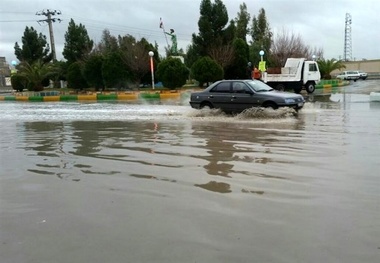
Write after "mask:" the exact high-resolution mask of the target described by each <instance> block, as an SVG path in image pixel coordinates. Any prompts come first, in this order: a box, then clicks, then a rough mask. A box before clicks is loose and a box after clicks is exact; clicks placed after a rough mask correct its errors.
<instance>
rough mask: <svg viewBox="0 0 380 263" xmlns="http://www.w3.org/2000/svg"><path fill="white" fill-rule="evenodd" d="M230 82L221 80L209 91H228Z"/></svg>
mask: <svg viewBox="0 0 380 263" xmlns="http://www.w3.org/2000/svg"><path fill="white" fill-rule="evenodd" d="M230 86H231V85H230V82H221V83H219V84H218V85H216V86H215V87H214V88H213V89H212V90H210V92H219V93H229V92H230Z"/></svg>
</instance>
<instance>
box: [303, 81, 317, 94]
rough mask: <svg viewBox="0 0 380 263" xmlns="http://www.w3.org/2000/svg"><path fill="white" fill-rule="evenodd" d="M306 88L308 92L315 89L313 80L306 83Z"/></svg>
mask: <svg viewBox="0 0 380 263" xmlns="http://www.w3.org/2000/svg"><path fill="white" fill-rule="evenodd" d="M305 89H306V91H307V93H313V92H314V91H315V85H314V83H311V82H308V83H306V85H305Z"/></svg>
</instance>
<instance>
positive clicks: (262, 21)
mask: <svg viewBox="0 0 380 263" xmlns="http://www.w3.org/2000/svg"><path fill="white" fill-rule="evenodd" d="M272 35H273V33H272V32H271V30H270V27H269V23H268V22H267V18H266V15H265V10H264V8H261V9H260V11H259V15H258V17H257V18H256V16H254V17H253V19H252V29H251V37H252V42H251V48H250V58H251V60H252V62H254V64H255V65H257V64H258V61H259V60H260V55H259V52H260V50H263V51H264V52H265V54H266V56H267V57H268V56H270V50H271V43H272Z"/></svg>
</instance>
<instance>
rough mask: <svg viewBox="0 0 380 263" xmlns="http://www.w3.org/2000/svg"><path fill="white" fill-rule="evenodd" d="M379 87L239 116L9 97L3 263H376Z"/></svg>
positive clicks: (4, 124) (0, 183) (1, 198)
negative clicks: (294, 108)
mask: <svg viewBox="0 0 380 263" xmlns="http://www.w3.org/2000/svg"><path fill="white" fill-rule="evenodd" d="M371 91H377V92H380V81H379V80H366V81H357V82H355V83H352V84H351V85H350V86H347V87H341V88H332V89H330V90H323V91H321V90H317V91H316V92H315V94H313V95H310V96H308V97H306V101H307V103H306V104H305V107H304V108H303V109H302V110H301V111H300V112H299V113H298V114H295V113H294V112H293V111H291V110H289V109H280V110H277V111H272V110H269V109H265V110H264V109H252V110H250V111H248V112H245V113H242V114H240V115H237V116H226V115H224V114H222V113H220V112H219V111H217V110H211V111H210V110H208V111H207V110H206V111H199V110H194V109H192V108H191V107H190V106H189V104H188V101H183V102H170V101H168V102H162V103H140V104H132V103H125V102H123V103H118V102H113V103H111V102H102V103H77V102H75V103H74V102H53V103H49V102H44V103H30V102H27V103H26V102H6V101H2V102H0V125H1V126H0V132H1V134H0V145H1V148H0V164H1V168H0V262H1V263H51V262H54V263H67V262H70V263H84V262H91V263H104V262H110V263H119V262H120V263H122V262H162V263H164V262H165V263H167V262H173V263H178V262H207V263H209V262H273V263H278V262H281V263H282V262H289V263H293V262H308V263H310V262H312V263H314V262H318V263H319V262H345V263H351V262H352V263H357V262H361V263H363V262H365V263H367V262H368V263H374V262H380V172H379V169H380V102H370V99H369V94H370V92H371ZM304 95H306V94H304Z"/></svg>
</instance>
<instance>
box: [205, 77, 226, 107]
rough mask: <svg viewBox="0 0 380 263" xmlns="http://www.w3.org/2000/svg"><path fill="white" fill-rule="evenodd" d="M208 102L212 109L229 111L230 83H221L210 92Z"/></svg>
mask: <svg viewBox="0 0 380 263" xmlns="http://www.w3.org/2000/svg"><path fill="white" fill-rule="evenodd" d="M208 100H209V101H210V102H211V103H212V104H213V106H214V108H220V109H222V110H223V111H229V109H230V101H231V82H230V81H222V82H220V83H219V84H218V85H216V86H215V87H214V88H213V89H211V90H210V92H209V96H208Z"/></svg>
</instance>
